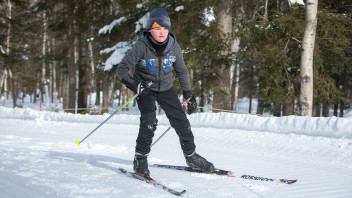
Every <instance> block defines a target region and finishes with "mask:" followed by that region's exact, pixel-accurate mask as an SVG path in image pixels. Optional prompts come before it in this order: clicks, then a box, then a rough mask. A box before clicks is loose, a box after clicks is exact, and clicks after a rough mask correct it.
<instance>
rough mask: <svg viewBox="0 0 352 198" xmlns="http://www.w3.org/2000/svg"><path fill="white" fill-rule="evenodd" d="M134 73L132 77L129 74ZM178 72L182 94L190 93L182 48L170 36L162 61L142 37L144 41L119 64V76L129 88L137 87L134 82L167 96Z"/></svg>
mask: <svg viewBox="0 0 352 198" xmlns="http://www.w3.org/2000/svg"><path fill="white" fill-rule="evenodd" d="M131 69H134V70H133V77H131V76H130V75H129V71H130V70H131ZM172 70H174V71H175V73H176V76H177V78H178V79H179V81H180V85H181V89H182V90H183V91H188V90H191V87H190V79H189V72H188V69H187V67H186V65H185V63H184V60H183V55H182V51H181V47H180V45H179V44H178V43H177V41H176V37H175V35H174V34H172V33H171V32H170V33H169V42H168V45H167V47H166V48H165V51H164V54H163V55H162V56H161V57H158V56H157V55H156V51H155V49H154V48H153V47H152V44H151V43H150V41H149V40H148V38H147V33H146V32H144V33H143V38H141V39H140V40H138V41H137V42H136V44H135V45H134V46H133V48H132V49H131V50H130V51H128V52H127V53H126V55H125V57H124V58H123V59H122V61H121V62H120V63H119V65H118V67H117V69H116V73H117V76H118V77H119V78H120V80H121V81H122V82H123V83H124V84H125V85H126V86H127V87H129V86H128V84H129V85H131V84H133V83H134V79H135V80H137V81H139V82H142V83H145V84H151V86H150V87H149V89H150V90H152V91H155V92H164V91H167V90H169V89H170V88H171V87H172V86H173V72H172Z"/></svg>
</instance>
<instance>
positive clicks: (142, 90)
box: [122, 79, 152, 95]
mask: <svg viewBox="0 0 352 198" xmlns="http://www.w3.org/2000/svg"><path fill="white" fill-rule="evenodd" d="M122 83H123V84H125V85H126V87H127V88H129V89H130V90H132V91H133V92H134V93H135V94H138V95H146V94H148V93H149V89H148V87H149V86H150V85H151V84H152V83H151V84H149V85H148V84H143V83H141V82H139V81H137V80H135V79H134V80H133V83H132V84H131V83H129V82H127V81H124V80H122Z"/></svg>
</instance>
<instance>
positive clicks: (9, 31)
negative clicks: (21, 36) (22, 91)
mask: <svg viewBox="0 0 352 198" xmlns="http://www.w3.org/2000/svg"><path fill="white" fill-rule="evenodd" d="M7 6H8V15H7V17H8V18H9V21H11V19H12V3H11V1H10V0H8V1H7ZM10 40H11V22H9V23H8V26H7V38H6V54H7V56H10V52H11V51H10V44H11V42H10ZM7 64H8V63H7ZM6 67H9V66H8V65H6ZM6 67H5V69H4V74H3V84H4V101H3V104H2V105H3V106H5V105H6V100H7V99H8V90H7V89H8V87H7V79H8V77H9V71H8V69H7V68H6ZM1 84H2V83H1ZM0 86H1V85H0Z"/></svg>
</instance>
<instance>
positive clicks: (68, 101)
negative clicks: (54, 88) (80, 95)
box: [64, 0, 76, 113]
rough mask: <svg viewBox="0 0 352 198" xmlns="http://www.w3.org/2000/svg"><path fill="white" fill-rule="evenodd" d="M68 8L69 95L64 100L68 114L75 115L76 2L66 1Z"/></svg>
mask: <svg viewBox="0 0 352 198" xmlns="http://www.w3.org/2000/svg"><path fill="white" fill-rule="evenodd" d="M66 2H67V4H68V6H67V9H68V16H67V17H68V19H67V20H68V35H67V46H68V55H67V57H68V60H67V61H68V63H67V66H68V76H67V77H68V79H67V82H68V92H67V93H68V94H67V96H66V97H65V98H64V107H65V109H67V112H71V113H74V112H75V111H74V109H75V105H76V66H75V34H74V32H75V30H74V9H75V5H74V2H73V1H71V0H67V1H66Z"/></svg>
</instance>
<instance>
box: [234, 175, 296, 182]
mask: <svg viewBox="0 0 352 198" xmlns="http://www.w3.org/2000/svg"><path fill="white" fill-rule="evenodd" d="M241 178H242V179H253V180H260V181H267V182H274V181H277V180H278V181H280V182H281V183H285V184H293V183H296V182H297V179H271V178H267V177H258V176H252V175H246V174H243V175H242V176H241Z"/></svg>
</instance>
